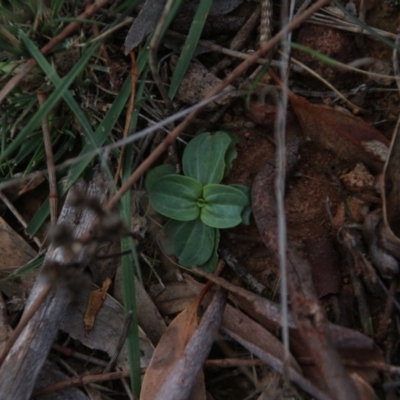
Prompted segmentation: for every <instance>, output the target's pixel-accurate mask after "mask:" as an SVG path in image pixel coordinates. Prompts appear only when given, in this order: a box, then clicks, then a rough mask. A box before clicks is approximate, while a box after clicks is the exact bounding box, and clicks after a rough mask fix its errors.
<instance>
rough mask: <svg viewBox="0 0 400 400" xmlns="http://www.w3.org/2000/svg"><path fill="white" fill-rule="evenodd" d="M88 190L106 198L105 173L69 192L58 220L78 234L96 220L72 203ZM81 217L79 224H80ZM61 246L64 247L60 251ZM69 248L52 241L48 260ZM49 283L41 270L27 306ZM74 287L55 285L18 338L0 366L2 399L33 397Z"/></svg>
mask: <svg viewBox="0 0 400 400" xmlns="http://www.w3.org/2000/svg"><path fill="white" fill-rule="evenodd" d="M76 191H80V192H82V191H83V192H86V193H87V194H88V195H89V196H91V197H96V198H97V199H99V200H100V202H102V201H103V200H104V197H105V194H106V192H107V190H106V187H105V184H104V181H103V179H102V176H101V174H96V175H95V176H94V177H93V179H92V181H91V182H90V184H89V185H86V184H85V183H84V182H83V181H78V182H77V184H76V185H75V186H73V187H72V188H71V189H70V191H69V193H68V196H67V199H66V202H65V204H64V207H63V209H62V212H61V215H60V217H59V220H58V224H60V223H62V224H65V225H67V226H68V227H70V228H71V229H73V234H74V236H75V237H81V236H82V235H84V234H85V233H87V232H88V231H89V229H90V228H91V227H92V225H93V222H94V220H95V215H94V213H93V212H92V211H90V210H88V209H85V210H82V211H79V210H77V209H76V208H72V207H70V206H69V202H70V201H71V196H73V195H74V193H73V192H76ZM77 221H79V224H77ZM60 250H61V251H60ZM85 250H87V249H85V248H84V249H83V251H82V252H81V255H80V257H81V259H82V260H84V259H85V258H84V257H85V253H87V251H85ZM65 253H66V252H63V251H62V249H60V247H57V248H56V247H55V246H54V245H53V244H52V245H50V247H49V249H48V251H47V254H46V258H45V263H48V262H51V261H52V260H53V261H54V260H56V261H57V262H58V263H59V264H61V265H62V264H64V262H65V261H66V254H65ZM69 263H70V261H69V262H66V264H67V265H66V267H68V264H69ZM46 285H47V279H46V276H44V274H43V273H41V274H39V276H38V279H37V280H36V282H35V285H34V287H33V288H32V292H31V294H30V296H29V299H28V301H27V305H26V308H25V310H27V309H28V308H29V307H30V305H32V303H34V301H35V299H36V298H37V297H38V295H39V294H40V293H41V292H42V290H43V288H44V287H45V286H46ZM71 298H72V296H71V293H70V290H69V289H67V288H66V286H64V285H57V286H55V287H54V288H53V289H52V291H51V292H50V293H49V295H48V296H47V298H46V299H45V300H44V302H43V303H42V305H41V306H40V307H39V310H38V311H37V313H36V314H35V315H34V316H33V318H32V319H31V320H30V321H29V323H28V324H27V326H26V327H25V329H24V330H23V331H22V333H21V335H20V336H19V338H18V339H17V341H16V342H15V344H14V346H13V347H12V349H11V351H10V353H9V354H8V356H7V358H6V359H5V361H4V363H3V365H2V367H1V369H0V394H1V398H2V399H12V400H23V399H29V398H30V396H31V393H32V390H33V388H34V385H35V381H36V378H37V376H38V374H39V372H40V370H41V368H42V366H43V364H44V362H45V360H46V358H47V355H48V353H49V351H50V348H51V345H52V344H53V341H54V339H55V337H56V335H57V332H58V327H59V324H60V321H61V319H62V317H63V315H64V312H65V310H66V307H67V306H68V304H69V302H70V301H71Z"/></svg>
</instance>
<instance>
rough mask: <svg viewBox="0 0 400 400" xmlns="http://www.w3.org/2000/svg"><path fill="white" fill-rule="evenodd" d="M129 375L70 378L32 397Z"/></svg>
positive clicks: (119, 373) (127, 371)
mask: <svg viewBox="0 0 400 400" xmlns="http://www.w3.org/2000/svg"><path fill="white" fill-rule="evenodd" d="M144 371H145V369H144V368H142V373H144ZM129 375H130V371H129V370H123V371H118V372H109V373H107V374H98V375H86V376H82V377H78V378H72V379H69V380H67V381H62V382H58V383H56V384H54V385H51V386H47V387H46V388H42V389H39V390H37V391H35V392H34V393H33V396H41V395H44V394H48V393H52V392H56V391H58V390H62V389H66V388H68V387H73V386H86V385H89V384H91V383H95V382H104V381H114V380H116V379H122V378H127V377H129Z"/></svg>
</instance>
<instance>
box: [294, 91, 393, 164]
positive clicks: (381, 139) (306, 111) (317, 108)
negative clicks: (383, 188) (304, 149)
mask: <svg viewBox="0 0 400 400" xmlns="http://www.w3.org/2000/svg"><path fill="white" fill-rule="evenodd" d="M289 100H290V103H291V105H292V107H293V109H294V111H295V113H296V115H297V118H298V119H299V121H300V124H301V126H302V128H303V133H304V135H306V136H308V137H310V138H311V139H312V140H314V141H315V142H317V143H319V144H320V145H321V146H323V147H324V148H326V149H329V150H332V151H333V152H335V153H336V154H337V155H338V156H339V157H341V158H343V159H345V160H348V161H352V162H360V161H361V162H363V163H365V164H366V165H368V166H369V167H370V168H372V169H374V170H375V171H380V170H381V169H382V166H383V164H384V162H385V161H386V158H387V154H388V147H389V141H388V139H386V137H385V136H383V135H382V134H381V133H380V132H379V131H378V130H377V129H375V128H374V127H373V126H371V125H369V124H367V123H366V122H365V121H363V120H362V119H359V118H356V117H354V116H353V115H351V114H347V113H344V112H342V111H338V110H335V109H334V108H331V107H328V106H323V105H316V104H311V103H310V102H308V101H307V100H306V99H304V98H303V97H300V96H296V95H295V94H293V93H290V94H289Z"/></svg>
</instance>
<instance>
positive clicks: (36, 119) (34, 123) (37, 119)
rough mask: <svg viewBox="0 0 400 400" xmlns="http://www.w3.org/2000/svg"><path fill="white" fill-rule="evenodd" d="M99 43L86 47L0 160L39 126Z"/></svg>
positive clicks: (16, 147)
mask: <svg viewBox="0 0 400 400" xmlns="http://www.w3.org/2000/svg"><path fill="white" fill-rule="evenodd" d="M99 44H100V43H95V44H93V45H92V46H91V47H90V48H89V49H87V51H86V52H85V53H84V54H83V56H82V57H81V58H80V60H79V61H78V62H77V63H76V64H75V66H74V67H73V68H72V69H71V71H70V72H69V73H68V75H67V76H66V77H65V79H64V80H63V81H62V82H61V85H60V86H58V87H57V89H56V90H55V91H54V92H53V93H52V94H51V95H50V96H49V98H48V99H47V101H46V103H45V104H44V105H43V107H41V108H40V109H39V110H38V111H37V112H36V113H35V115H34V116H33V117H32V118H31V119H30V121H29V122H28V123H27V124H26V125H25V127H24V128H23V129H22V130H21V131H20V133H19V134H18V136H17V137H16V138H15V139H14V140H13V142H12V143H11V144H10V145H9V146H8V147H7V148H6V149H4V151H3V152H2V154H0V162H3V161H4V160H5V159H6V158H7V157H9V156H10V155H11V154H12V153H13V152H15V151H16V150H17V149H18V148H19V147H20V146H21V144H22V143H23V142H24V141H25V140H26V138H27V136H28V135H29V134H30V133H31V132H32V131H34V130H35V129H37V128H38V127H39V126H40V124H41V121H42V119H43V118H44V116H45V115H47V114H48V113H49V112H50V111H51V109H52V108H53V107H54V106H55V105H56V104H57V102H58V101H59V100H60V99H61V98H62V96H63V95H64V94H65V92H66V91H67V90H68V88H69V86H70V85H71V84H72V82H73V81H74V80H75V78H76V77H77V76H78V74H79V73H80V72H81V71H82V69H83V68H84V67H85V64H86V63H87V62H88V61H89V58H90V57H91V56H92V55H93V54H94V52H95V51H96V49H97V47H98V46H99Z"/></svg>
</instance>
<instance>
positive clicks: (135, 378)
mask: <svg viewBox="0 0 400 400" xmlns="http://www.w3.org/2000/svg"><path fill="white" fill-rule="evenodd" d="M147 71H148V69H147V70H146V71H145V73H144V74H143V79H142V80H141V82H140V85H139V88H138V90H137V96H136V99H135V105H136V107H135V111H134V113H133V116H132V119H131V124H130V131H131V132H132V131H133V130H135V128H136V125H137V121H138V118H139V111H140V103H141V101H142V97H143V92H144V87H145V77H146V76H147ZM132 161H133V147H132V144H130V145H128V146H126V148H125V158H124V160H123V170H122V182H125V181H126V180H127V179H129V176H130V174H131V170H132V164H133V163H132ZM121 216H122V219H123V220H124V221H125V223H126V224H127V225H128V226H130V224H131V195H130V192H127V193H125V196H124V197H123V198H122V199H121ZM125 250H129V251H130V255H129V256H124V257H122V261H121V268H122V284H123V287H122V290H123V296H124V307H125V313H128V312H132V323H131V325H130V327H129V332H128V335H127V342H128V359H129V368H130V378H131V386H132V390H133V393H134V395H135V397H136V398H139V395H140V385H141V371H140V348H139V329H138V326H139V322H138V317H137V310H136V289H135V273H134V269H133V268H132V264H134V266H135V269H136V273H137V275H138V276H139V279H140V281H142V277H141V271H140V267H139V260H138V257H137V252H136V248H135V243H134V241H133V240H132V238H131V237H129V238H123V239H122V240H121V251H122V252H123V251H125Z"/></svg>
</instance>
